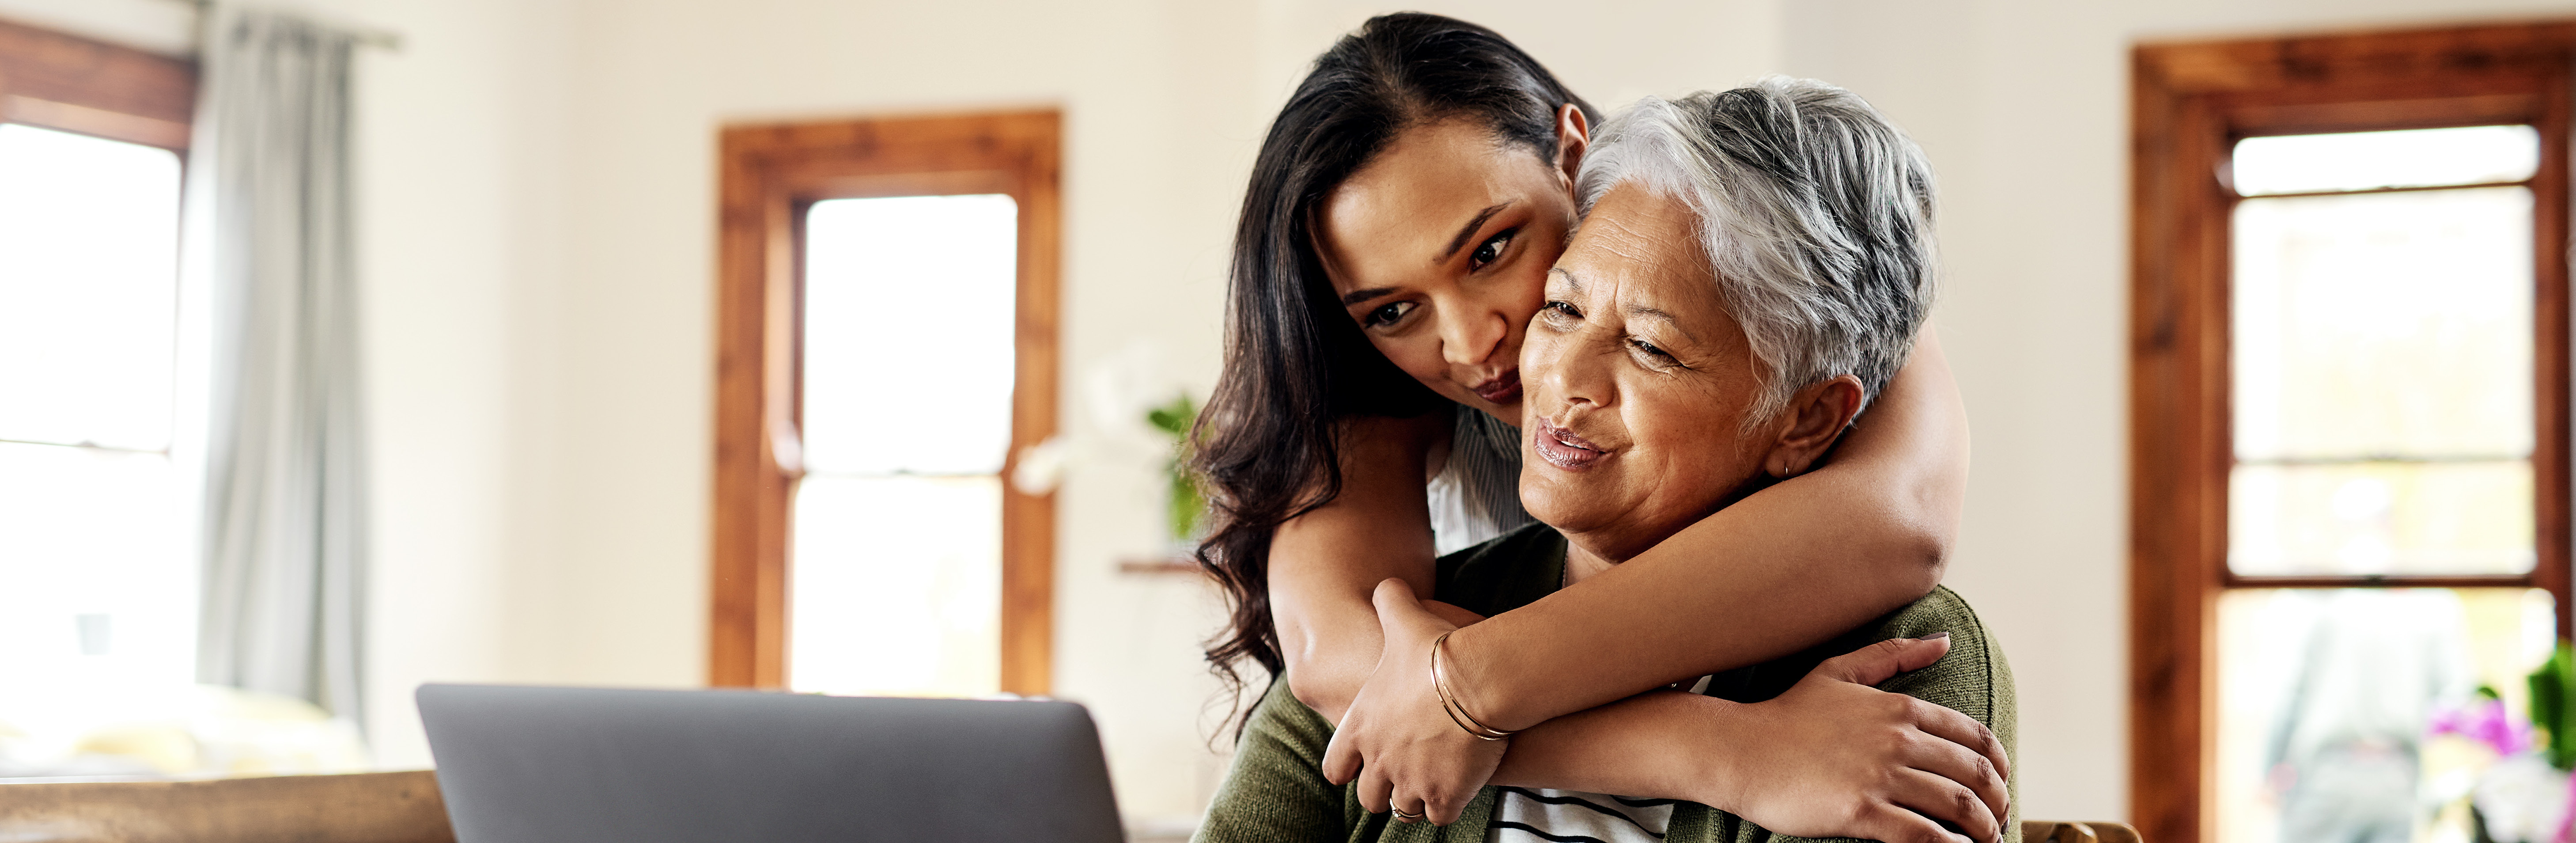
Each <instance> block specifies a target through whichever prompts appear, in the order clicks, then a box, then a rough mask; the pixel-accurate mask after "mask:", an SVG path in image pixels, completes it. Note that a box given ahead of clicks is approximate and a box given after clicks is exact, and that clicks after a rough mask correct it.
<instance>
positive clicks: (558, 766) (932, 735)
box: [417, 685, 1121, 843]
mask: <svg viewBox="0 0 2576 843" xmlns="http://www.w3.org/2000/svg"><path fill="white" fill-rule="evenodd" d="M417 699H418V700H419V702H420V716H421V721H422V722H423V724H425V725H426V726H427V727H428V729H429V745H430V751H431V754H432V755H434V756H435V757H436V758H437V761H438V786H439V790H440V792H441V794H442V795H443V796H444V797H445V798H446V800H447V813H448V817H449V819H450V820H451V821H452V822H454V823H455V826H456V837H457V840H458V841H459V843H516V841H549V843H584V841H603V843H605V841H619V843H650V842H651V841H692V843H695V842H696V841H713V840H757V841H768V843H801V841H826V840H828V841H835V843H840V842H841V841H867V840H888V841H894V840H902V841H1015V840H1049V841H1068V843H1117V841H1119V840H1120V838H1121V832H1120V829H1119V823H1118V808H1117V803H1116V802H1115V800H1114V798H1113V797H1112V796H1111V794H1110V790H1109V770H1108V766H1107V764H1106V763H1105V762H1104V761H1103V760H1102V758H1101V752H1100V738H1099V734H1098V733H1097V732H1096V731H1095V730H1094V729H1093V728H1092V724H1091V715H1090V714H1089V713H1088V712H1085V711H1084V710H1083V709H1082V707H1081V706H1079V705H1075V704H1072V703H1065V702H1036V701H1028V702H1004V701H984V700H923V699H888V698H873V697H824V696H812V695H802V694H780V693H761V692H753V691H631V690H612V689H599V688H537V687H513V686H500V685H423V686H421V689H420V692H419V694H418V695H417Z"/></svg>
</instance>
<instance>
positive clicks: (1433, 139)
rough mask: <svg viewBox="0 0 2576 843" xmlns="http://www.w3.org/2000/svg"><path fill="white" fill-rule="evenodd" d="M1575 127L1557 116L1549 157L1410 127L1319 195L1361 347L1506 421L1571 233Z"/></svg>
mask: <svg viewBox="0 0 2576 843" xmlns="http://www.w3.org/2000/svg"><path fill="white" fill-rule="evenodd" d="M1569 130H1570V131H1569ZM1585 130H1586V127H1585V126H1584V124H1583V118H1582V116H1581V114H1580V113H1579V112H1575V111H1573V110H1572V109H1571V108H1568V109H1565V110H1563V111H1562V112H1561V113H1560V119H1559V121H1558V136H1559V142H1558V154H1557V158H1558V160H1557V161H1555V162H1549V161H1545V160H1542V159H1541V158H1540V157H1539V156H1537V155H1535V154H1532V152H1531V151H1530V149H1529V148H1528V147H1526V146H1522V145H1519V144H1512V143H1508V142H1505V141H1502V140H1500V139H1498V138H1496V137H1495V136H1494V133H1493V132H1492V131H1491V130H1488V129H1486V128H1484V127H1483V126H1480V125H1477V124H1476V123H1474V122H1472V121H1466V120H1448V121H1442V122H1438V123H1431V124H1425V125H1420V126H1416V127H1414V128H1411V129H1408V130H1406V131H1405V132H1404V133H1402V134H1400V135H1398V136H1397V137H1396V138H1395V140H1394V141H1393V142H1391V143H1389V144H1388V145H1387V147H1386V149H1384V150H1381V151H1380V152H1379V153H1378V155H1377V157H1376V158H1375V159H1374V160H1371V161H1370V162H1369V163H1368V165H1367V166H1365V167H1362V168H1360V170H1359V172H1357V173H1354V174H1352V175H1351V177H1350V179H1349V180H1347V181H1344V182H1342V185H1341V186H1340V187H1338V188H1336V189H1334V191H1333V192H1332V194H1331V195H1330V196H1327V197H1325V200H1324V203H1323V204H1322V206H1321V210H1320V217H1321V218H1320V219H1319V220H1318V225H1317V226H1316V228H1317V237H1316V240H1317V242H1316V244H1315V245H1316V251H1317V252H1318V253H1319V254H1320V255H1321V257H1322V258H1323V264H1324V271H1325V274H1326V275H1327V276H1329V277H1330V278H1331V279H1332V282H1333V293H1334V295H1336V296H1339V297H1340V299H1341V302H1342V307H1343V309H1344V310H1346V311H1348V312H1349V313H1350V315H1351V319H1352V320H1353V321H1356V322H1358V323H1359V326H1360V330H1361V331H1362V332H1364V333H1366V334H1367V335H1368V338H1369V342H1370V343H1372V344H1375V345H1376V346H1377V349H1378V351H1380V352H1382V353H1384V354H1385V355H1386V357H1387V359H1388V360H1391V361H1394V362H1395V365H1396V366H1397V367H1398V368H1401V369H1403V370H1404V371H1405V373H1406V374H1410V375H1412V376H1413V377H1414V379H1415V380H1419V381H1421V382H1422V383H1423V385H1425V386H1429V387H1431V389H1432V391H1434V392H1438V393H1440V394H1441V395H1442V396H1445V397H1447V398H1449V399H1450V400H1452V401H1456V402H1458V403H1460V404H1465V405H1467V406H1470V407H1474V408H1476V409H1479V410H1483V411H1485V412H1487V413H1492V414H1493V415H1494V417H1496V418H1499V419H1502V420H1503V421H1505V422H1509V423H1511V424H1514V425H1518V424H1520V423H1521V375H1520V354H1521V335H1522V333H1523V332H1524V331H1526V330H1527V329H1528V327H1529V322H1530V316H1531V315H1532V314H1535V313H1537V312H1538V308H1539V304H1540V303H1541V302H1543V301H1544V300H1545V295H1544V293H1545V290H1546V288H1547V270H1548V267H1549V266H1551V265H1553V264H1554V263H1555V262H1556V258H1557V255H1558V254H1560V253H1562V252H1564V251H1565V243H1566V238H1567V235H1568V232H1571V231H1572V230H1573V229H1574V223H1575V212H1574V183H1573V175H1572V174H1573V172H1574V170H1575V167H1576V166H1577V164H1578V163H1579V162H1580V160H1581V158H1582V154H1583V143H1584V133H1585Z"/></svg>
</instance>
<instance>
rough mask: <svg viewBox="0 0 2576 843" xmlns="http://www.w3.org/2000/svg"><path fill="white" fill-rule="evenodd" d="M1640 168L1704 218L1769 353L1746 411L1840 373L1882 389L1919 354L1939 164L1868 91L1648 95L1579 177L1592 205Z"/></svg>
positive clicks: (1703, 241) (1803, 82)
mask: <svg viewBox="0 0 2576 843" xmlns="http://www.w3.org/2000/svg"><path fill="white" fill-rule="evenodd" d="M1630 182H1634V183H1636V184H1638V185H1639V186H1641V187H1645V188H1647V189H1650V190H1653V191H1654V192H1655V193H1656V194H1658V195H1661V196H1665V197H1670V198H1676V199H1680V200H1682V201H1683V202H1684V203H1685V204H1686V205H1688V206H1689V207H1690V209H1691V211H1692V212H1693V213H1694V214H1696V215H1697V216H1698V218H1699V237H1698V240H1699V245H1700V248H1701V250H1702V252H1703V254H1704V256H1705V257H1706V258H1707V260H1708V262H1709V266H1710V268H1711V269H1713V270H1715V272H1716V275H1717V286H1718V291H1719V293H1720V295H1722V296H1723V297H1724V299H1725V301H1726V306H1727V309H1728V311H1729V312H1730V313H1732V314H1733V315H1734V316H1735V320H1736V321H1737V322H1739V323H1741V324H1742V325H1743V326H1744V335H1745V337H1746V338H1747V339H1749V340H1751V341H1752V345H1753V355H1754V357H1755V358H1756V359H1757V360H1759V361H1760V362H1761V364H1762V365H1760V366H1756V367H1755V369H1756V370H1757V374H1758V376H1759V377H1760V378H1761V381H1762V387H1763V388H1762V396H1761V400H1760V401H1758V402H1757V403H1756V404H1755V406H1754V412H1753V414H1752V415H1751V416H1749V417H1748V419H1747V423H1748V425H1750V424H1755V423H1759V422H1761V421H1764V420H1767V419H1770V418H1773V417H1774V416H1775V415H1776V414H1778V413H1779V412H1780V410H1782V409H1783V408H1785V407H1787V406H1788V403H1789V398H1790V397H1791V396H1793V395H1795V394H1796V393H1797V391H1798V390H1799V389H1801V388H1803V387H1805V386H1807V385H1809V384H1813V383H1815V382H1817V381H1821V380H1824V379H1826V378H1831V377H1834V376H1836V375H1844V374H1849V375H1853V376H1856V377H1858V378H1860V382H1861V389H1862V400H1863V401H1864V402H1867V401H1869V400H1871V399H1875V398H1876V397H1877V396H1878V393H1879V390H1880V389H1881V388H1882V387H1884V386H1886V385H1887V380H1888V379H1889V378H1891V377H1894V376H1895V375H1896V370H1897V369H1898V368H1900V367H1902V366H1904V365H1905V359H1906V357H1907V355H1909V354H1911V353H1913V350H1914V334H1915V331H1916V329H1917V328H1919V327H1920V326H1921V325H1922V323H1923V318H1924V315H1925V313H1926V312H1927V311H1929V310H1930V308H1931V300H1932V292H1933V284H1932V270H1933V262H1934V257H1933V243H1932V168H1931V165H1930V164H1928V163H1927V162H1925V161H1924V158H1923V151H1922V150H1921V149H1919V148H1917V147H1916V146H1915V145H1914V142H1913V141H1911V140H1908V139H1907V138H1906V137H1905V134H1904V133H1903V132H1901V131H1898V130H1897V128H1896V126H1895V125H1894V124H1892V123H1889V122H1888V121H1887V118H1885V117H1883V116H1880V114H1879V113H1878V110H1877V109H1874V108H1871V107H1870V105H1869V103H1867V102H1864V101H1862V100H1861V98H1860V97H1858V96H1855V95H1853V94H1852V93H1851V92H1850V91H1846V90H1843V89H1841V88H1837V87H1834V86H1832V85H1828V84H1825V83H1823V82H1818V81H1815V80H1812V79H1790V78H1786V77H1780V76H1772V77H1767V78H1764V79H1762V80H1761V81H1759V82H1756V83H1754V84H1753V85H1752V86H1751V87H1745V88H1737V89H1735V90H1732V91H1715V92H1712V91H1702V92H1699V93H1696V94H1692V95H1690V96H1686V97H1683V98H1681V99H1679V100H1665V99H1661V98H1657V97H1647V98H1645V99H1643V100H1640V101H1638V102H1637V103H1636V104H1635V105H1632V106H1629V107H1628V108H1627V109H1626V110H1625V111H1622V112H1620V113H1619V115H1618V116H1615V117H1612V118H1611V119H1610V120H1609V121H1608V122H1606V123H1604V124H1602V126H1601V131H1600V132H1599V134H1598V135H1597V136H1596V138H1595V140H1594V143H1593V146H1592V149H1591V151H1590V152H1589V153H1587V154H1586V155H1585V157H1584V160H1583V171H1582V173H1581V175H1580V176H1579V177H1578V178H1577V181H1576V193H1577V195H1578V196H1579V197H1580V201H1581V203H1582V209H1583V211H1584V212H1585V213H1590V212H1591V210H1592V205H1593V203H1595V202H1598V201H1600V199H1601V197H1602V195H1603V194H1606V193H1609V192H1610V189H1611V188H1613V187H1616V186H1618V185H1621V184H1625V183H1630ZM1765 370H1767V371H1765ZM1863 406H1867V404H1866V403H1864V404H1863Z"/></svg>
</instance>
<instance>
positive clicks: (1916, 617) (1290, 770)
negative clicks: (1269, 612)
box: [1192, 524, 2021, 843]
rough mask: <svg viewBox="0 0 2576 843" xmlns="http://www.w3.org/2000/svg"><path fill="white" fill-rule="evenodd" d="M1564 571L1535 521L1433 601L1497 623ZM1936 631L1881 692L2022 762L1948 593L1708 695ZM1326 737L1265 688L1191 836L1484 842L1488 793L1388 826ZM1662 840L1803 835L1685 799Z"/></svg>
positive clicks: (1770, 689)
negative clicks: (1989, 734)
mask: <svg viewBox="0 0 2576 843" xmlns="http://www.w3.org/2000/svg"><path fill="white" fill-rule="evenodd" d="M1564 570H1565V538H1564V537H1563V536H1561V535H1559V534H1558V533H1557V532H1556V531H1555V530H1553V529H1549V528H1548V527H1547V526H1546V525H1543V524H1532V525H1529V526H1527V527H1523V528H1521V529H1519V530H1515V531H1512V532H1510V533H1506V534H1504V535H1502V536H1501V537H1498V538H1496V539H1494V540H1492V541H1489V542H1486V543H1484V544H1480V545H1477V546H1475V547H1471V548H1468V549H1466V550H1461V551H1458V552H1457V553H1453V554H1450V555H1448V556H1444V557H1441V559H1440V565H1439V586H1438V590H1437V592H1436V594H1437V597H1438V599H1440V600H1442V601H1445V602H1448V603H1452V604H1456V605H1458V606H1460V607H1463V608H1466V609H1468V610H1471V611H1474V612H1476V613H1478V614H1481V615H1486V616H1492V615H1495V614H1498V613H1501V612H1505V611H1509V610H1511V609H1514V608H1518V607H1520V606H1524V605H1528V604H1529V603H1530V602H1532V601H1535V600H1537V599H1538V598H1540V597H1543V596H1546V595H1547V594H1548V593H1549V592H1552V591H1555V590H1556V589H1557V587H1558V585H1559V583H1561V582H1562V581H1563V578H1564ZM1935 632H1948V633H1950V653H1949V655H1946V656H1943V657H1942V658H1941V661H1939V662H1938V663H1935V664H1933V665H1932V666H1930V667H1927V668H1924V669H1922V670H1917V671H1914V672H1911V673H1907V674H1904V675H1901V676H1898V677H1896V678H1894V679H1890V680H1888V681H1887V682H1885V683H1881V684H1880V685H1879V686H1878V687H1880V688H1882V689H1885V690H1888V691H1894V692H1897V693H1903V694H1909V695H1912V696H1914V697H1917V698H1920V699H1923V700H1927V701H1930V702H1934V703H1938V704H1940V705H1944V706H1948V707H1949V708H1951V709H1954V710H1956V711H1959V712H1960V713H1963V714H1966V715H1968V716H1969V717H1973V718H1976V719H1977V721H1978V722H1981V723H1984V724H1986V726H1987V728H1990V729H1993V730H1994V731H1995V736H1996V737H1997V738H1999V739H2001V740H2002V741H2003V744H2004V750H2005V752H2006V753H2008V754H2009V755H2010V757H2019V756H2018V754H2017V750H2016V744H2015V742H2014V734H2013V733H2014V728H2013V726H2014V724H2013V716H2014V715H2013V705H2014V700H2013V681H2012V668H2011V667H2010V666H2009V665H2007V664H2005V662H2004V654H2003V649H2002V648H2001V647H1999V646H1997V645H1996V643H1995V640H1994V637H1993V636H1992V635H1991V634H1989V633H1988V632H1987V630H1986V627H1985V624H1984V623H1982V622H1980V621H1979V620H1978V619H1977V613H1976V611H1975V610H1973V609H1970V608H1969V607H1968V603H1967V601H1965V600H1962V599H1960V598H1959V595H1958V594H1957V593H1955V592H1952V591H1951V590H1949V589H1948V588H1936V589H1934V590H1933V591H1932V593H1931V594H1929V595H1925V596H1924V597H1923V599H1920V600H1916V601H1914V602H1913V603H1912V604H1911V605H1908V606H1906V607H1904V608H1902V609H1898V610H1897V611H1895V612H1894V613H1891V614H1889V615H1887V616H1886V617H1882V618H1879V619H1878V620H1876V621H1872V622H1870V623H1867V624H1863V625H1861V626H1860V627H1859V628H1858V629H1854V630H1852V631H1850V632H1847V633H1844V634H1843V635H1841V636H1840V637H1837V638H1835V639H1834V640H1832V641H1828V642H1825V643H1824V644H1821V645H1818V646H1816V647H1814V648H1812V649H1809V650H1807V651H1806V652H1802V653H1799V654H1797V655H1793V656H1789V657H1787V658H1782V659H1778V660H1775V661H1770V662H1764V663H1762V664H1758V665H1754V666H1752V667H1747V668H1742V669H1738V670H1733V671H1728V672H1726V673H1721V674H1718V675H1717V677H1716V678H1715V679H1714V680H1712V681H1711V682H1710V683H1709V688H1708V693H1709V694H1711V695H1713V696H1718V697H1723V698H1726V699H1730V700H1735V701H1738V702H1759V701H1762V700H1767V699H1770V698H1772V697H1775V696H1779V695H1780V694H1781V693H1782V692H1784V691H1787V690H1788V689H1789V686H1791V685H1794V684H1796V683H1797V681H1798V680H1799V679H1800V678H1802V677H1804V676H1806V675H1807V672H1808V671H1809V670H1811V669H1813V668H1814V667H1815V666H1816V664H1817V663H1818V662H1821V661H1823V660H1825V659H1827V658H1831V657H1834V656H1838V655H1842V654H1844V653H1848V652H1851V651H1853V650H1858V649H1860V648H1862V647H1864V646H1868V645H1869V644H1872V643H1875V642H1878V641H1883V640H1886V639H1890V638H1916V637H1921V636H1925V635H1930V634H1932V633H1935ZM1332 735H1333V726H1332V724H1330V723H1327V722H1325V721H1324V718H1323V717H1321V716H1319V715H1317V714H1316V713H1315V711H1314V709H1310V708H1307V707H1306V705H1305V704H1304V703H1301V702H1298V701H1297V698H1296V697H1294V696H1291V695H1290V694H1289V693H1288V683H1286V682H1284V681H1281V682H1273V683H1271V686H1270V690H1269V692H1268V693H1266V694H1264V695H1263V696H1262V699H1261V703H1260V705H1259V706H1258V707H1256V708H1255V709H1254V710H1253V712H1252V716H1251V719H1250V720H1249V721H1248V723H1247V725H1246V726H1245V728H1244V731H1243V735H1242V739H1241V741H1240V743H1238V744H1237V745H1236V748H1235V756H1234V764H1233V767H1232V769H1231V770H1229V771H1228V772H1227V774H1226V780H1225V785H1224V786H1223V787H1222V788H1220V789H1219V790H1218V791H1217V794H1216V799H1215V801H1214V802H1213V803H1211V804H1210V805H1209V806H1208V812H1207V818H1206V820H1205V821H1204V822H1203V823H1201V825H1200V826H1199V830H1198V834H1197V835H1196V836H1194V837H1193V838H1192V840H1194V841H1197V843H1294V842H1295V841H1307V842H1308V843H1365V842H1366V841H1383V843H1397V842H1398V841H1404V842H1405V843H1415V842H1417V841H1482V840H1484V839H1485V838H1486V831H1487V824H1488V823H1489V822H1491V820H1492V819H1493V812H1494V799H1495V790H1494V789H1493V788H1491V787H1488V788H1485V789H1484V790H1483V791H1481V792H1479V793H1477V795H1476V798H1475V800H1474V801H1472V802H1469V803H1468V804H1467V809H1466V813H1465V815H1464V816H1462V817H1460V818H1459V820H1458V822H1456V823H1453V824H1451V825H1448V826H1433V825H1431V824H1428V823H1399V822H1393V821H1392V819H1391V817H1389V816H1388V815H1386V814H1371V813H1368V812H1367V811H1365V810H1362V809H1361V808H1360V801H1359V795H1358V786H1357V785H1356V784H1353V785H1334V784H1333V783H1331V782H1328V781H1325V780H1324V774H1323V770H1322V767H1323V762H1324V746H1325V744H1327V743H1328V742H1330V741H1331V740H1332ZM2015 778H2016V779H2017V778H2018V776H2016V777H2015ZM2007 785H2008V786H2009V787H2011V788H2012V789H2013V790H2014V791H2015V794H2014V813H2015V814H2018V813H2019V808H2020V799H2019V794H2018V790H2019V786H2018V784H2017V782H2007ZM2016 819H2017V818H2015V817H2007V818H2005V822H2004V824H2003V826H2004V840H2003V843H2020V838H2021V833H2020V828H2019V823H2018V822H2016V821H2015V820H2016ZM1664 839H1665V840H1666V841H1668V843H1720V841H1724V843H1773V841H1794V840H1803V839H1805V838H1793V837H1788V836H1786V835H1776V834H1772V833H1771V832H1769V831H1766V830H1764V829H1763V828H1762V827H1760V826H1757V825H1754V824H1752V823H1749V822H1745V821H1744V820H1743V819H1742V818H1740V817H1737V816H1735V815H1734V814H1730V813H1727V812H1725V811H1720V810H1716V809H1714V808H1710V807H1708V806H1706V805H1700V804H1697V803H1690V802H1684V803H1680V804H1678V805H1676V806H1674V809H1673V814H1672V821H1671V823H1670V825H1669V826H1668V827H1667V828H1666V834H1665V838H1664Z"/></svg>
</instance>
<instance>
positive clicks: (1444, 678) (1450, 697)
mask: <svg viewBox="0 0 2576 843" xmlns="http://www.w3.org/2000/svg"><path fill="white" fill-rule="evenodd" d="M1451 632H1457V630H1454V629H1453V630H1450V631H1449V632H1443V633H1440V637H1438V638H1434V639H1431V689H1432V690H1433V691H1435V692H1437V693H1439V695H1440V710H1441V711H1444V712H1447V713H1448V714H1449V722H1451V723H1456V724H1458V728H1460V729H1464V730H1466V732H1467V734H1469V735H1472V736H1474V737H1475V738H1476V739H1477V740H1483V741H1499V740H1502V739H1504V738H1508V737H1511V736H1512V733H1510V732H1506V731H1503V730H1501V729H1496V728H1494V727H1492V726H1487V725H1485V721H1482V720H1478V719H1476V715H1473V714H1469V713H1467V706H1466V705H1465V704H1463V703H1460V702H1458V695H1457V693H1456V692H1453V691H1451V690H1449V679H1448V675H1447V674H1446V673H1444V672H1442V671H1441V670H1440V645H1442V644H1446V643H1449V634H1450V633H1451Z"/></svg>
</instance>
